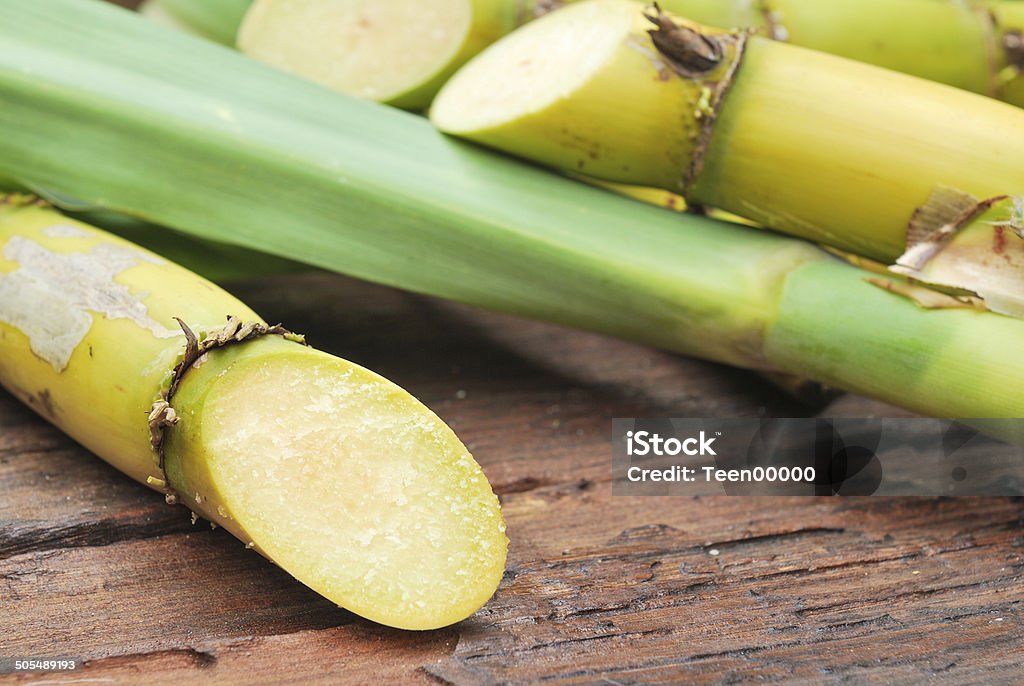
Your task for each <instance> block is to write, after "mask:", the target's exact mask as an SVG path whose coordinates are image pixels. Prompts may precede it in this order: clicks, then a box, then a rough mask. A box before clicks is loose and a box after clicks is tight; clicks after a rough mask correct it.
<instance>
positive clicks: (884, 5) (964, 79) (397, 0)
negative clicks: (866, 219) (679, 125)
mask: <svg viewBox="0 0 1024 686" xmlns="http://www.w3.org/2000/svg"><path fill="white" fill-rule="evenodd" d="M164 1H167V0H161V2H164ZM171 1H173V2H175V3H176V4H202V5H204V6H206V5H211V4H216V3H217V2H218V0H171ZM220 1H223V0H220ZM576 1H578V0H543V1H539V0H434V1H433V2H430V3H424V2H416V1H415V0H373V1H372V2H371V0H256V2H255V5H254V7H253V9H252V11H251V12H250V14H249V16H248V17H247V19H246V22H245V27H244V28H243V30H242V31H241V32H240V34H239V39H240V45H241V48H242V49H243V50H244V51H245V52H247V53H249V54H251V55H253V56H254V57H256V58H258V59H262V60H265V61H267V62H269V63H271V64H274V65H277V66H279V67H281V68H284V69H286V70H288V71H291V72H293V73H296V74H299V75H301V76H305V77H306V78H310V79H312V80H314V81H317V82H319V83H322V84H325V85H327V86H329V87H332V88H335V89H337V90H340V91H342V92H345V93H350V94H353V95H357V96H359V97H364V98H368V99H371V100H378V101H382V102H389V103H391V104H397V105H399V106H406V107H410V108H421V107H424V106H425V105H426V104H427V103H428V102H429V101H430V99H431V98H432V97H433V96H434V95H435V94H436V92H437V90H438V89H439V88H440V86H441V85H442V84H443V82H444V80H445V78H446V77H447V76H449V75H450V74H451V73H452V72H453V71H454V70H455V69H456V68H457V67H458V66H459V65H461V64H462V63H464V62H465V61H466V60H467V59H469V58H470V57H472V56H473V55H474V54H475V53H476V52H478V51H480V50H481V49H483V48H484V47H485V46H486V45H487V44H489V43H490V42H493V41H494V40H496V39H497V38H498V37H500V36H502V35H505V34H506V33H508V32H509V31H511V30H513V29H514V28H516V27H517V26H519V25H521V24H523V23H525V22H526V21H529V20H532V19H533V18H535V17H536V16H540V15H542V14H544V13H546V12H549V11H551V10H553V9H556V8H558V7H560V6H563V5H567V4H572V3H574V2H576ZM230 2H231V3H234V2H236V0H230ZM1020 4H1021V3H1019V2H1016V0H827V1H822V0H663V2H661V6H662V8H663V9H665V10H666V11H668V12H670V13H673V14H676V15H679V16H682V17H686V18H688V19H690V20H692V21H696V22H700V23H702V24H707V25H710V26H717V27H720V28H750V29H756V30H758V31H759V32H760V33H761V35H764V36H767V37H770V38H773V39H775V40H780V41H784V42H789V43H792V44H794V45H800V46H804V47H808V48H813V49H816V50H821V51H824V52H829V53H832V54H835V55H839V56H842V57H847V58H850V59H855V60H858V61H862V62H867V63H869V64H876V65H878V66H882V67H886V68H887V69H892V70H895V71H901V72H905V73H907V74H912V75H914V76H919V77H922V78H926V79H930V80H933V81H938V82H940V83H945V84H948V85H951V86H956V87H958V88H963V89H966V90H970V91H974V92H976V93H982V94H985V95H990V96H993V97H997V98H1001V99H1004V100H1007V101H1008V102H1011V103H1014V104H1016V105H1021V106H1024V79H1022V78H1020V70H1021V67H1022V66H1024V64H1022V62H1024V49H1022V47H1021V35H1022V31H1024V8H1021V6H1020ZM232 30H233V29H232Z"/></svg>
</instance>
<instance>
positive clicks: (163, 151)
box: [0, 0, 1024, 417]
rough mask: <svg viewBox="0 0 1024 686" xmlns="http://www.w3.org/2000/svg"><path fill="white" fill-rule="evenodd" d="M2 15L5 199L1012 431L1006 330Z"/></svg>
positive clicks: (130, 35) (77, 3)
mask: <svg viewBox="0 0 1024 686" xmlns="http://www.w3.org/2000/svg"><path fill="white" fill-rule="evenodd" d="M0 8H2V9H3V11H4V12H5V13H6V14H5V16H6V17H8V18H9V19H10V21H8V22H3V23H0V92H2V93H3V94H4V95H3V98H4V100H3V107H0V176H2V177H8V178H12V179H18V180H21V181H22V182H23V183H25V184H26V185H28V186H30V187H32V188H39V189H50V190H51V191H52V192H53V193H54V195H55V197H59V196H58V195H57V194H60V195H62V196H66V197H72V198H77V199H78V200H79V202H80V203H83V204H92V205H96V206H98V207H103V208H106V209H110V210H114V211H120V212H126V213H130V214H133V215H134V216H139V217H143V218H146V219H149V220H152V221H154V222H157V223H159V224H162V225H167V226H172V227H175V228H177V229H179V230H181V231H185V232H188V233H190V234H192V235H196V236H200V237H205V238H213V239H217V240H221V241H224V242H229V243H233V244H240V245H245V246H247V247H249V248H252V249H258V250H262V251H265V252H269V253H273V254H276V255H281V256H285V257H289V258H292V259H295V260H298V261H303V262H306V263H308V264H313V265H316V266H321V267H324V268H327V269H332V270H335V271H339V272H342V273H345V274H349V275H351V276H355V277H359V278H363V279H368V280H371V281H376V282H378V283H383V284H388V285H392V286H400V287H402V288H405V289H407V290H410V291H415V292H419V293H427V294H431V295H434V296H439V297H443V298H448V299H451V300H457V301H460V302H464V303H468V304H472V305H476V306H479V307H484V308H488V309H492V310H498V311H503V312H508V313H513V314H518V315H524V316H529V317H533V318H536V319H542V320H546V321H553V322H558V323H560V324H564V325H568V326H576V327H580V328H586V329H591V330H594V331H599V332H602V333H607V334H612V335H616V336H620V337H623V338H630V339H634V340H638V341H643V342H646V343H651V344H655V345H658V346H661V347H664V348H667V349H670V350H675V351H679V352H683V353H687V354H692V355H696V356H700V357H704V358H706V359H710V360H716V361H719V362H724V363H727V364H732V365H737V366H742V367H747V368H750V369H755V370H759V371H764V372H775V373H781V374H791V375H796V376H801V377H808V378H812V379H815V380H818V381H822V382H825V383H827V384H828V385H830V386H832V387H835V388H839V389H843V390H850V391H855V392H859V393H862V394H866V395H870V396H873V397H875V398H879V399H882V400H885V401H888V402H892V403H895V404H898V405H901V406H903V407H906V408H909V409H911V410H914V411H917V412H920V413H923V414H930V415H935V416H941V417H1017V416H1021V413H1024V393H1022V392H1021V391H1020V387H1021V385H1022V383H1024V359H1021V357H1020V356H1019V355H1015V354H1013V351H1014V350H1015V349H1016V348H1017V347H1020V346H1021V345H1024V322H1021V321H1019V320H1015V319H1011V318H1008V317H1002V316H999V315H994V314H992V313H989V312H978V311H975V310H973V309H967V308H964V309H953V308H952V305H953V304H952V303H950V304H949V305H950V307H947V308H945V309H934V310H926V309H923V308H922V307H920V306H919V305H917V304H916V303H915V302H914V301H912V300H911V299H909V298H907V297H904V296H902V295H899V294H894V293H891V292H888V291H886V290H883V289H882V288H879V287H877V286H875V285H872V284H871V283H868V281H867V280H866V279H869V278H876V277H875V275H873V274H871V273H869V272H866V271H864V270H861V269H857V268H855V267H853V266H850V265H847V264H844V263H841V262H839V261H837V260H835V259H833V258H831V257H830V256H828V255H826V254H825V253H824V252H822V251H821V250H819V249H817V248H814V247H813V246H811V245H809V244H807V243H804V242H802V241H799V240H794V239H791V238H785V237H780V236H777V235H774V234H770V233H767V232H764V231H758V230H753V229H746V228H743V227H738V226H734V225H730V224H725V223H720V222H716V221H713V220H710V219H706V218H703V217H698V216H680V215H678V214H676V213H673V212H669V211H666V210H662V209H658V208H655V207H650V206H646V205H644V204H642V203H637V202H634V201H631V200H628V199H624V198H620V197H616V196H615V195H614V194H612V193H608V192H607V191H604V190H601V189H597V188H590V187H588V186H586V185H584V184H580V183H578V182H575V181H572V180H570V179H565V178H561V177H559V176H557V175H553V174H550V173H547V172H545V171H543V170H540V169H537V168H534V167H532V166H529V165H524V164H520V163H517V162H515V161H514V160H510V159H507V158H505V157H502V156H497V155H492V154H489V153H488V152H487V151H485V150H481V149H478V148H477V147H475V146H471V145H467V144H463V143H461V142H459V141H455V140H452V139H449V138H446V137H444V136H442V135H440V134H439V133H437V132H436V131H435V130H433V128H432V127H431V126H430V124H429V123H428V122H426V121H425V120H423V118H421V117H417V116H414V115H411V114H408V113H405V112H401V111H398V110H394V109H392V108H387V107H381V106H379V105H374V104H372V103H365V102H361V101H358V100H355V99H352V98H346V97H342V96H339V95H338V94H336V93H332V92H331V91H329V90H326V89H323V88H319V87H316V86H314V85H312V84H307V83H304V82H302V81H301V80H298V79H294V78H291V77H289V76H287V75H284V74H281V73H279V72H277V71H275V70H273V69H270V68H268V67H266V66H265V65H261V64H259V63H256V62H253V61H252V60H247V59H245V58H244V57H242V56H240V55H237V54H232V53H231V52H229V51H225V50H222V49H220V48H218V47H217V46H212V45H207V44H204V43H203V41H201V40H198V39H195V38H193V37H190V36H187V35H183V34H179V33H175V32H172V31H168V30H166V29H162V28H161V27H159V26H155V25H152V24H150V23H148V22H146V21H145V20H144V19H142V18H140V17H138V16H135V15H134V14H132V13H128V12H124V11H122V10H118V9H117V8H114V7H111V6H108V5H105V4H102V3H98V2H87V1H84V0H49V1H48V2H46V3H23V2H19V1H18V0H0ZM58 18H60V21H58V20H57V19H58ZM126 55H130V56H131V59H130V60H127V59H125V56H126ZM140 150H141V151H144V152H145V154H144V155H143V154H140ZM155 162H159V163H155ZM881 278H882V280H883V281H885V282H887V283H895V281H894V280H893V279H892V278H885V277H881Z"/></svg>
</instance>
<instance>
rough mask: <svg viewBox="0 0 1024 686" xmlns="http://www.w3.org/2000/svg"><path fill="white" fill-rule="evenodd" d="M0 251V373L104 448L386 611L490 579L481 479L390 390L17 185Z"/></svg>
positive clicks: (456, 445)
mask: <svg viewBox="0 0 1024 686" xmlns="http://www.w3.org/2000/svg"><path fill="white" fill-rule="evenodd" d="M0 255H2V259H0V384H2V385H3V386H4V387H5V388H7V389H9V390H10V391H11V392H12V393H13V394H14V395H16V396H17V397H19V398H21V399H22V400H23V401H25V402H26V403H27V404H28V405H30V406H31V407H32V408H33V409H35V410H36V411H37V412H39V413H40V414H41V415H43V416H44V417H45V418H46V419H48V420H50V421H51V422H53V423H54V424H55V425H57V426H58V427H60V428H61V429H62V430H63V431H65V432H66V433H67V434H68V435H70V436H72V437H73V438H75V439H76V440H77V441H79V442H80V443H82V444H83V445H84V446H86V447H87V448H89V449H90V450H92V451H93V452H94V453H96V454H97V455H99V456H100V457H102V458H103V459H105V460H106V461H107V462H109V463H110V464H112V465H114V466H115V467H117V468H118V469H120V470H121V471H122V472H124V473H125V474H127V475H129V476H131V477H132V478H134V479H135V480H137V481H139V482H141V483H143V484H146V485H148V486H150V487H151V488H154V489H156V490H159V491H162V492H164V493H165V494H167V497H168V499H169V500H170V501H172V502H180V503H181V504H183V505H185V506H187V507H189V508H191V509H192V510H193V512H195V513H197V514H199V515H201V516H203V517H205V518H207V519H209V520H210V521H211V522H214V523H216V524H218V525H220V526H223V527H224V528H225V529H227V530H228V531H230V532H231V533H232V534H234V535H235V536H236V537H237V538H239V539H240V540H241V541H243V542H244V543H246V545H247V547H249V548H253V549H255V550H257V551H258V552H260V553H262V554H263V555H265V556H266V557H268V558H270V559H271V560H273V561H274V562H275V563H277V564H278V565H279V566H281V567H282V568H284V569H285V570H286V571H288V572H289V573H290V574H292V575H293V576H295V577H296V578H297V579H299V580H300V581H302V582H303V583H305V584H306V585H308V586H309V587H310V588H312V589H313V590H315V591H317V592H318V593H320V594H322V595H324V596H325V597H327V598H328V599H330V600H331V601H333V602H335V603H338V604H339V605H341V606H343V607H346V608H348V609H350V610H352V611H353V612H356V613H357V614H360V615H362V616H364V617H367V618H370V619H373V620H375V621H378V622H381V623H384V624H388V625H390V626H397V627H401V628H407V629H430V628H436V627H440V626H446V625H448V624H452V623H454V622H457V621H459V620H461V619H463V618H465V617H467V616H469V615H471V614H472V613H473V612H475V611H476V610H477V609H479V607H481V606H482V605H483V604H484V602H486V600H487V599H488V598H489V597H490V596H491V594H492V593H493V592H494V590H495V589H496V588H497V585H498V582H499V581H500V579H501V575H502V571H503V568H504V558H505V545H506V540H505V536H504V533H503V532H504V524H503V523H502V518H501V513H500V510H499V508H498V501H497V498H496V497H495V496H494V494H493V493H492V492H491V489H490V486H489V485H488V484H487V480H486V478H485V477H484V476H483V474H482V472H481V470H480V468H479V467H478V466H477V464H476V463H475V462H474V461H473V459H472V457H471V456H470V454H469V453H468V451H467V450H466V448H465V447H464V446H463V445H462V443H461V442H460V441H459V439H458V438H457V437H456V436H455V434H454V433H453V432H452V431H451V430H450V429H449V428H448V427H447V426H446V425H445V424H444V423H443V422H442V421H441V420H440V419H438V417H437V416H435V415H434V414H433V413H432V412H430V410H428V409H427V408H426V407H424V406H423V405H421V404H420V403H419V402H418V401H416V400H415V399H414V398H413V397H412V396H410V395H409V394H408V393H406V392H405V391H403V390H402V389H400V388H398V387H397V386H395V385H394V384H392V383H391V382H389V381H387V380H386V379H383V378H382V377H380V376H378V375H376V374H374V373H373V372H370V371H368V370H366V369H364V368H362V367H359V366H358V365H355V364H353V363H351V362H347V361H345V360H341V359H339V358H336V357H333V356H331V355H328V354H326V353H323V352H319V351H317V350H314V349H313V348H310V347H306V346H305V345H303V344H301V343H300V339H299V338H298V337H297V336H295V335H293V334H291V333H289V332H287V331H285V330H283V329H281V328H280V327H268V326H267V324H266V322H264V321H263V320H261V319H260V318H259V317H258V316H257V315H256V314H255V313H254V312H253V311H252V310H250V309H249V308H248V307H246V306H245V305H244V304H243V303H241V302H239V301H238V300H237V299H235V298H233V297H232V296H230V295H228V294H227V293H226V292H224V291H222V290H220V289H219V288H216V287H215V286H213V285H212V284H210V283H209V282H207V281H205V280H203V279H201V278H200V277H198V276H195V275H194V274H191V273H190V272H187V271H185V270H184V269H182V268H180V267H177V266H175V265H174V264H172V263H169V262H167V261H166V260H164V259H163V258H161V257H158V256H157V255H155V254H153V253H150V252H147V251H144V250H143V249H141V248H139V247H137V246H134V245H132V244H130V243H128V242H126V241H124V240H121V239H118V238H116V237H114V236H112V235H110V234H106V233H104V232H102V231H99V230H97V229H94V228H92V227H90V226H88V225H86V224H84V223H81V222H78V221H75V220H73V219H71V218H69V217H66V216H63V215H61V214H59V213H57V212H55V211H53V210H52V209H49V208H47V207H45V206H40V205H39V204H38V203H37V202H34V201H33V200H32V199H31V198H28V197H25V196H3V197H2V198H0ZM226 313H227V314H230V315H231V317H232V319H231V321H230V322H229V323H228V326H227V327H226V326H225V314H226ZM186 329H187V330H188V331H189V335H191V332H192V331H194V332H195V335H196V336H197V337H198V339H188V338H187V336H186V334H185V333H184V331H185V330H186ZM211 341H216V342H217V343H218V345H216V346H214V345H211ZM193 344H194V345H195V346H197V348H196V353H195V354H194V355H192V357H189V354H190V353H189V352H188V351H187V349H188V348H189V347H190V346H191V345H193ZM200 352H201V353H202V354H201V355H199V353H200ZM172 374H173V375H174V376H172ZM171 388H174V389H175V391H174V393H173V395H171V394H170V389H171ZM147 416H148V417H149V420H148V421H147Z"/></svg>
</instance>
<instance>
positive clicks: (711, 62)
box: [644, 3, 725, 77]
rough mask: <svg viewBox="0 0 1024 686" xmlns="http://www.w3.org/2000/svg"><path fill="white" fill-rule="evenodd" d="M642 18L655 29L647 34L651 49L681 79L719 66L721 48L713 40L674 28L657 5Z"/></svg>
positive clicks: (697, 33) (716, 40) (721, 53)
mask: <svg viewBox="0 0 1024 686" xmlns="http://www.w3.org/2000/svg"><path fill="white" fill-rule="evenodd" d="M644 17H646V18H647V19H648V20H649V21H650V22H651V23H653V24H654V25H655V27H656V28H653V29H650V30H649V31H648V32H647V33H648V34H649V35H650V37H651V40H652V41H653V42H654V46H655V47H656V48H657V49H658V52H660V53H661V54H662V55H663V56H664V57H665V59H666V60H668V62H669V64H671V65H672V67H673V68H675V70H676V71H678V72H679V73H681V74H682V75H684V76H688V77H693V76H700V75H702V74H707V73H708V72H711V71H714V70H715V69H717V68H718V67H719V66H720V65H721V64H722V60H723V59H724V58H725V48H724V46H723V45H722V42H721V41H720V40H718V39H717V38H715V37H714V36H707V35H704V34H703V33H701V32H700V31H696V30H694V29H691V28H690V27H688V26H683V25H681V24H677V23H676V22H675V21H674V20H673V19H672V17H670V16H669V15H667V14H665V13H664V12H663V11H662V10H661V7H660V6H659V5H658V3H654V4H653V5H651V7H650V8H648V9H647V10H645V11H644Z"/></svg>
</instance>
